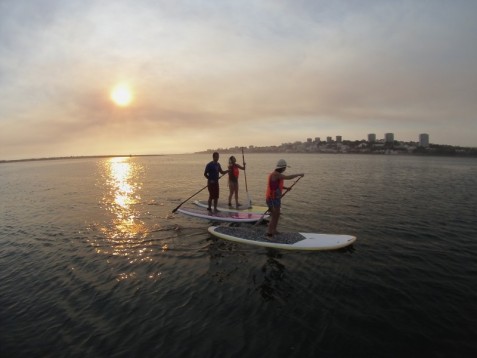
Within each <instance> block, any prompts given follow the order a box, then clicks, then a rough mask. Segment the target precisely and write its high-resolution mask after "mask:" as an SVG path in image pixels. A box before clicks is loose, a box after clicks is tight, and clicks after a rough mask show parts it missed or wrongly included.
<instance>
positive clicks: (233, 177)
mask: <svg viewBox="0 0 477 358" xmlns="http://www.w3.org/2000/svg"><path fill="white" fill-rule="evenodd" d="M239 169H242V170H245V163H243V166H241V165H240V164H237V159H235V157H234V156H233V155H232V156H231V157H230V158H229V190H230V194H229V206H232V196H234V197H235V206H236V207H237V208H238V207H239V206H240V205H242V204H239V202H238V190H239V182H238V177H239Z"/></svg>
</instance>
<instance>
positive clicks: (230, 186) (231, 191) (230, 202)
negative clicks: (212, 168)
mask: <svg viewBox="0 0 477 358" xmlns="http://www.w3.org/2000/svg"><path fill="white" fill-rule="evenodd" d="M229 191H230V193H229V206H232V195H233V193H234V184H233V183H232V182H229Z"/></svg>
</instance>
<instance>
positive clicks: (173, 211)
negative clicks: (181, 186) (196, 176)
mask: <svg viewBox="0 0 477 358" xmlns="http://www.w3.org/2000/svg"><path fill="white" fill-rule="evenodd" d="M225 174H227V173H225ZM225 174H222V175H221V176H220V177H219V179H220V178H222V177H223V176H224V175H225ZM207 186H208V185H206V186H204V187H203V188H202V189H200V190H199V191H198V192H197V193H195V194H193V195H191V196H189V197H188V198H187V199H186V200H184V201H183V202H182V203H180V204H179V205H178V206H177V208H175V209H174V210H172V213H173V214H174V213H175V212H176V211H177V209H179V208H180V207H181V206H182V204H184V203H186V202H188V201H189V200H190V199H191V198H193V197H194V196H196V195H197V194H199V193H200V192H201V191H202V190H204V189H205V188H207Z"/></svg>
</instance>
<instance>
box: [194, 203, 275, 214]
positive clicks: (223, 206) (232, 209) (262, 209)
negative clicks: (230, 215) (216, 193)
mask: <svg viewBox="0 0 477 358" xmlns="http://www.w3.org/2000/svg"><path fill="white" fill-rule="evenodd" d="M194 204H195V205H197V206H200V207H201V208H208V207H209V203H208V202H207V200H195V201H194ZM217 209H219V210H220V211H227V212H241V213H257V214H263V213H264V212H265V211H267V210H268V208H267V207H266V206H258V205H252V206H251V207H248V206H247V205H240V206H239V207H238V208H237V207H235V205H233V206H228V205H226V204H224V203H219V204H218V205H217Z"/></svg>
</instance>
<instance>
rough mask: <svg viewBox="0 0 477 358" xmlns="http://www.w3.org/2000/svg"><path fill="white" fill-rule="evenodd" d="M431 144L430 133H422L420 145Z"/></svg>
mask: <svg viewBox="0 0 477 358" xmlns="http://www.w3.org/2000/svg"><path fill="white" fill-rule="evenodd" d="M428 146H429V134H427V133H421V134H419V147H428Z"/></svg>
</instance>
